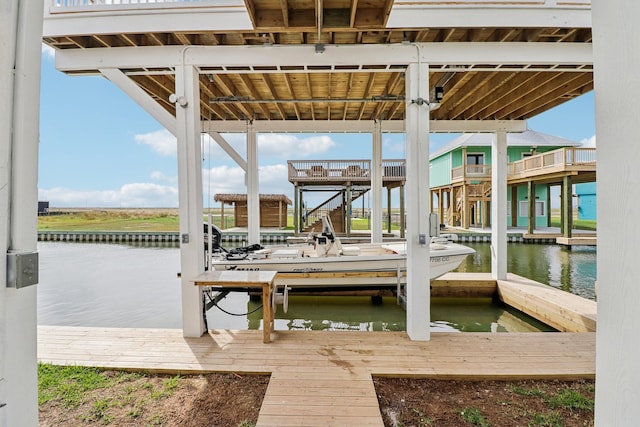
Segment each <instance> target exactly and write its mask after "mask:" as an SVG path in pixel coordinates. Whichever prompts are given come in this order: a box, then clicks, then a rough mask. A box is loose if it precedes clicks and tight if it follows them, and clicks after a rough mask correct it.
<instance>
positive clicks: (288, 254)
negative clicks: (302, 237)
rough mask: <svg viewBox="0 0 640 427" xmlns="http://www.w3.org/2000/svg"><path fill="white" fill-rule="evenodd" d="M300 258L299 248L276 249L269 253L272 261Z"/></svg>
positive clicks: (300, 251)
mask: <svg viewBox="0 0 640 427" xmlns="http://www.w3.org/2000/svg"><path fill="white" fill-rule="evenodd" d="M300 257H302V249H301V248H290V249H277V250H275V251H273V252H272V253H271V258H274V259H286V258H300Z"/></svg>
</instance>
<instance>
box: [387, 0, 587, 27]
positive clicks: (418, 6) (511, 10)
mask: <svg viewBox="0 0 640 427" xmlns="http://www.w3.org/2000/svg"><path fill="white" fill-rule="evenodd" d="M452 3H454V2H448V3H444V2H439V4H429V2H415V1H412V0H405V1H397V0H396V1H395V2H394V4H393V7H392V8H391V13H390V14H389V20H388V21H387V28H487V27H489V28H490V27H498V28H500V27H509V28H549V27H551V28H554V27H560V28H591V9H590V8H589V7H587V6H582V5H580V6H569V7H566V6H565V7H562V6H557V5H556V4H554V5H553V6H552V7H548V6H544V5H532V3H533V2H531V1H529V2H528V4H527V5H522V4H521V5H514V2H513V1H510V2H503V4H499V2H496V1H492V2H491V3H492V4H487V5H482V6H477V5H471V6H468V5H458V6H456V5H453V4H452ZM458 3H460V2H458ZM476 3H477V1H476ZM554 3H555V2H554ZM474 6H475V7H474Z"/></svg>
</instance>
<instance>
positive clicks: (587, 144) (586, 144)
mask: <svg viewBox="0 0 640 427" xmlns="http://www.w3.org/2000/svg"><path fill="white" fill-rule="evenodd" d="M580 143H581V144H582V145H581V147H583V148H596V136H595V135H593V136H592V137H591V138H587V139H583V140H582V141H580Z"/></svg>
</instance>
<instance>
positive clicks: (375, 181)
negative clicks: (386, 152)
mask: <svg viewBox="0 0 640 427" xmlns="http://www.w3.org/2000/svg"><path fill="white" fill-rule="evenodd" d="M372 136H373V138H372V139H373V141H372V150H371V153H372V156H371V201H372V203H371V204H372V206H373V212H372V213H371V243H381V242H382V126H381V125H380V122H378V121H376V122H375V123H374V125H373V134H372Z"/></svg>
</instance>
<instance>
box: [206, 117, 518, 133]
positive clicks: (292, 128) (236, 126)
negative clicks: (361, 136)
mask: <svg viewBox="0 0 640 427" xmlns="http://www.w3.org/2000/svg"><path fill="white" fill-rule="evenodd" d="M380 124H381V127H382V132H399V133H402V132H404V131H405V124H404V121H403V120H382V121H381V122H380ZM253 127H254V129H255V131H256V132H292V133H331V132H353V133H358V132H367V133H370V132H373V130H374V128H375V122H374V121H373V120H336V121H330V120H317V121H316V120H295V121H294V120H254V121H253ZM202 129H215V131H216V132H220V133H238V132H239V133H244V132H246V131H247V124H246V123H245V122H243V121H239V120H238V121H231V120H225V121H217V120H213V121H211V122H209V121H203V122H202ZM429 129H430V131H431V132H434V133H463V132H475V133H481V132H482V133H485V132H498V131H504V132H524V131H525V130H527V122H526V120H431V124H430V125H429Z"/></svg>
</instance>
